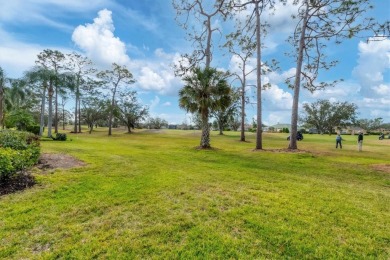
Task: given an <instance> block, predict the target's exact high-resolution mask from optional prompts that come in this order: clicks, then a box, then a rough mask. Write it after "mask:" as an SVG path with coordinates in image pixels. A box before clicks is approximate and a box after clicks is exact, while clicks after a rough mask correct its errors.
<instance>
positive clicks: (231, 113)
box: [212, 87, 240, 135]
mask: <svg viewBox="0 0 390 260" xmlns="http://www.w3.org/2000/svg"><path fill="white" fill-rule="evenodd" d="M216 99H217V102H223V104H221V105H220V106H218V108H217V109H216V110H215V111H214V112H213V113H212V115H213V117H214V118H215V119H216V120H217V123H218V129H219V134H220V135H223V129H224V128H226V127H227V126H228V125H229V123H230V122H232V121H233V120H234V118H235V117H236V116H237V115H238V114H239V108H240V105H239V100H240V94H239V93H238V92H236V91H234V90H233V88H231V87H230V90H229V92H225V93H222V96H218V97H216Z"/></svg>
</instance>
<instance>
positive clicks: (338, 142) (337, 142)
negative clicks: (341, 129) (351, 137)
mask: <svg viewBox="0 0 390 260" xmlns="http://www.w3.org/2000/svg"><path fill="white" fill-rule="evenodd" d="M342 140H343V138H341V135H340V134H337V136H336V149H337V148H338V147H339V145H340V149H343V145H342V144H341V141H342Z"/></svg>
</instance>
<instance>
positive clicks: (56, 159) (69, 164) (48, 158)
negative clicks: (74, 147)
mask: <svg viewBox="0 0 390 260" xmlns="http://www.w3.org/2000/svg"><path fill="white" fill-rule="evenodd" d="M85 165H87V164H86V163H85V162H83V161H80V160H78V159H76V158H74V157H72V156H70V155H67V154H57V153H55V154H54V153H44V154H41V157H40V158H39V161H38V164H37V168H38V169H41V170H50V169H70V168H74V167H82V166H85Z"/></svg>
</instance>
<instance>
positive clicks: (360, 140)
mask: <svg viewBox="0 0 390 260" xmlns="http://www.w3.org/2000/svg"><path fill="white" fill-rule="evenodd" d="M362 146H363V133H362V131H359V135H358V150H359V152H361V151H362Z"/></svg>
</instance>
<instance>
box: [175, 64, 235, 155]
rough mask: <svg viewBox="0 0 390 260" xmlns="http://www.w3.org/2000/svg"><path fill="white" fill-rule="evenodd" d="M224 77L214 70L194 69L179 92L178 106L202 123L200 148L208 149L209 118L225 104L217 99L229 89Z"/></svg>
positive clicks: (184, 79)
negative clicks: (196, 115)
mask: <svg viewBox="0 0 390 260" xmlns="http://www.w3.org/2000/svg"><path fill="white" fill-rule="evenodd" d="M225 78H226V75H225V74H224V73H222V72H220V71H217V70H216V69H215V68H204V69H201V68H196V69H194V70H193V72H192V74H191V75H190V76H185V77H184V78H183V81H184V82H185V84H186V85H185V86H184V87H183V88H182V89H181V90H180V91H179V106H180V107H181V108H183V109H185V110H187V112H191V113H194V114H198V115H199V116H200V118H201V122H202V136H201V141H200V147H201V148H210V127H209V117H210V115H211V113H213V112H214V111H216V110H217V109H218V108H221V107H222V106H224V105H225V104H226V103H225V101H224V100H219V99H218V98H217V97H221V96H224V95H227V94H228V93H229V92H230V87H229V85H228V84H227V82H226V79H225Z"/></svg>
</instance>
